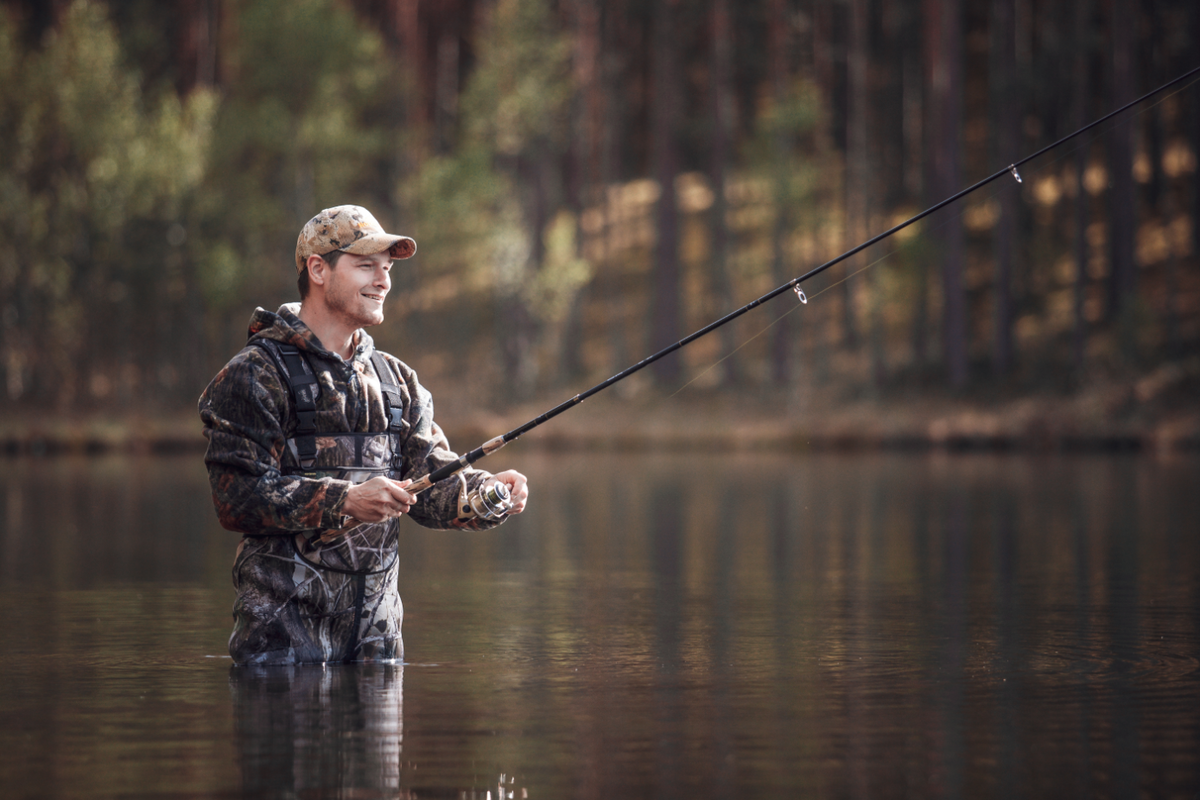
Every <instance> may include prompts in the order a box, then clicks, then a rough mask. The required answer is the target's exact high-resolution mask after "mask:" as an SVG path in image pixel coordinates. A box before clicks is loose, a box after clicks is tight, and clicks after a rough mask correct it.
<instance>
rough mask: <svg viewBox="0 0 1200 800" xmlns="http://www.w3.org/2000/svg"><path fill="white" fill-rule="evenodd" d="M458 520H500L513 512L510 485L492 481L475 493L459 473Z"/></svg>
mask: <svg viewBox="0 0 1200 800" xmlns="http://www.w3.org/2000/svg"><path fill="white" fill-rule="evenodd" d="M458 481H459V490H458V518H459V519H470V518H471V517H479V518H480V519H487V520H492V519H499V518H500V517H502V516H504V515H505V514H507V513H508V512H509V511H511V510H512V507H513V500H512V493H511V492H509V491H508V485H507V484H505V483H501V482H500V481H496V480H494V481H491V482H490V483H485V484H483V485H482V486H480V487H479V488H478V489H476V490H475V491H473V492H472V491H469V490H468V489H467V479H466V477H465V476H464V475H463V474H462V473H461V472H460V473H458Z"/></svg>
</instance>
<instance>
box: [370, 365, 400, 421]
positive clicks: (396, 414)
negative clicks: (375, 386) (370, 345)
mask: <svg viewBox="0 0 1200 800" xmlns="http://www.w3.org/2000/svg"><path fill="white" fill-rule="evenodd" d="M371 364H372V365H373V366H374V367H375V374H376V375H377V376H378V377H379V388H380V391H382V392H383V401H384V408H385V410H386V411H387V416H388V431H389V432H390V433H400V432H401V431H403V430H404V395H403V394H402V393H401V392H400V384H399V383H397V382H396V376H395V373H393V372H392V369H391V367H389V366H388V363H387V360H386V359H384V357H383V355H382V354H381V353H380V352H379V351H378V350H375V351H372V353H371Z"/></svg>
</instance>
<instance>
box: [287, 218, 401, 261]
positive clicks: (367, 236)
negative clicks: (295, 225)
mask: <svg viewBox="0 0 1200 800" xmlns="http://www.w3.org/2000/svg"><path fill="white" fill-rule="evenodd" d="M334 250H342V251H344V252H347V253H353V254H354V255H356V256H365V255H373V254H375V253H382V252H383V251H385V250H386V251H387V252H388V254H389V255H390V256H391V257H392V258H411V257H412V255H413V253H415V252H417V243H416V242H414V241H413V240H412V239H410V238H408V237H407V236H397V235H396V234H394V233H385V232H384V230H383V226H381V225H380V224H379V222H378V221H377V220H376V219H375V217H373V216H371V212H370V211H367V210H366V209H365V208H363V207H362V206H334V207H333V208H327V209H325V210H324V211H322V212H321V213H320V214H317V215H316V216H315V217H313V218H312V219H310V220H309V221H308V222H307V223H306V224H305V226H304V229H303V230H301V231H300V237H299V238H298V239H296V271H297V272H303V271H304V264H305V263H306V262H307V261H308V257H309V256H323V255H325V254H326V253H332V252H333V251H334Z"/></svg>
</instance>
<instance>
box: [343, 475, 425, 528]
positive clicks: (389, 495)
mask: <svg viewBox="0 0 1200 800" xmlns="http://www.w3.org/2000/svg"><path fill="white" fill-rule="evenodd" d="M410 483H412V481H394V480H391V479H390V478H384V477H382V476H380V477H378V478H371V480H369V481H367V482H365V483H356V484H355V485H353V486H351V487H350V491H348V492H346V502H345V503H344V504H343V505H342V513H343V514H348V515H350V516H351V517H354V518H355V519H356V520H358V521H359V522H382V521H383V520H385V519H390V518H391V517H398V516H400V515H401V514H407V513H408V509H410V508H412V504H413V503H415V502H416V501H417V497H416V495H413V494H409V493H408V492H406V491H404V487H406V486H408V485H409V484H410Z"/></svg>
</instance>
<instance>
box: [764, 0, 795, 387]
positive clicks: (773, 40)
mask: <svg viewBox="0 0 1200 800" xmlns="http://www.w3.org/2000/svg"><path fill="white" fill-rule="evenodd" d="M767 18H768V25H767V27H768V31H767V69H768V71H769V72H768V74H769V77H770V81H771V100H772V103H774V105H775V109H776V111H775V114H776V117H775V122H774V126H773V129H772V131H771V149H772V152H773V153H774V158H775V162H776V163H777V164H780V165H783V164H785V163H786V162H787V159H788V153H789V151H790V150H791V141H790V138H791V137H790V136H789V135H788V132H787V131H786V130H785V129H784V125H783V123H782V116H783V107H784V105H785V104H786V103H787V101H788V85H787V81H788V58H787V47H788V37H787V28H788V22H787V16H786V8H785V0H770V2H769V3H768V5H767ZM787 180H788V176H787V174H786V170H784V169H782V168H781V169H779V170H778V171H777V172H776V175H775V223H774V225H773V226H772V228H771V278H772V281H771V282H772V283H773V284H774V285H776V286H779V285H782V284H783V283H785V282H786V281H787V280H788V276H787V274H786V272H787V256H786V252H785V250H786V248H785V245H786V239H787V233H788V229H789V227H790V219H791V208H790V207H789V202H788V192H787V184H786V182H787ZM791 319H792V317H791V316H790V315H789V316H785V317H783V318H782V319H780V320H779V322H778V323H776V324H775V325H774V327H773V328H772V330H771V356H770V358H771V381H772V382H773V383H774V384H775V385H776V386H787V385H788V383H789V382H790V381H791V379H792V365H791V357H792V326H791V324H790V322H791Z"/></svg>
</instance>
